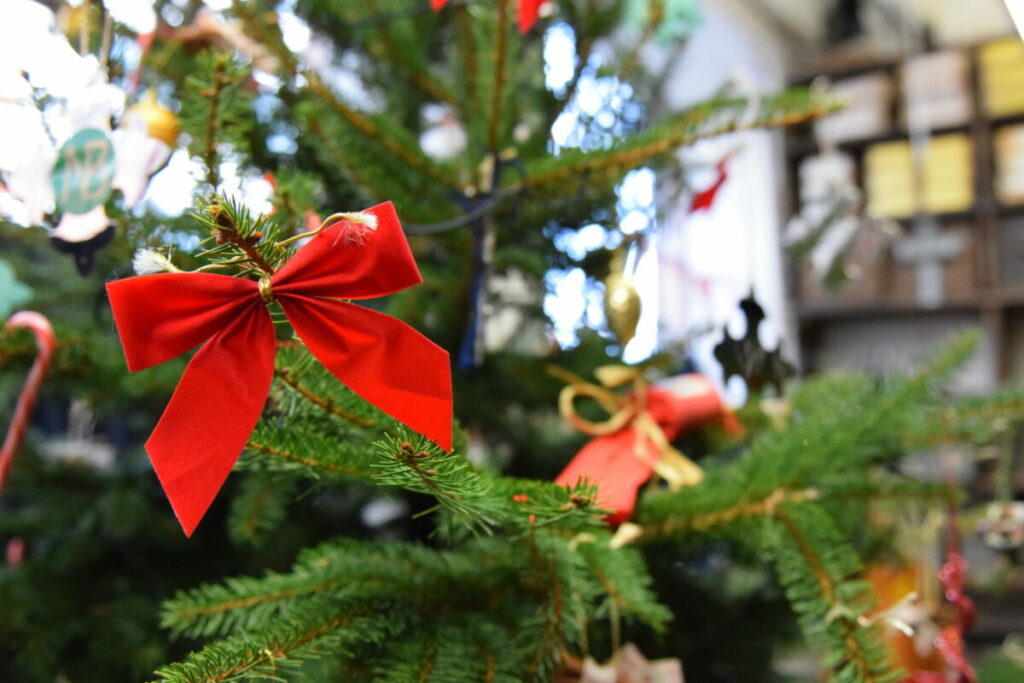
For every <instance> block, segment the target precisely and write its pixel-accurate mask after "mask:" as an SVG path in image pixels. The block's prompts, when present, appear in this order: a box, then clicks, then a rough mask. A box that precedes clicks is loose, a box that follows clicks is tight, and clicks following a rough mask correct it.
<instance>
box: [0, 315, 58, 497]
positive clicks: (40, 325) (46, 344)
mask: <svg viewBox="0 0 1024 683" xmlns="http://www.w3.org/2000/svg"><path fill="white" fill-rule="evenodd" d="M22 328H24V329H28V330H31V331H32V334H33V335H35V338H36V348H37V349H38V353H37V354H36V362H35V363H33V364H32V369H31V370H29V373H28V379H26V380H25V386H24V387H22V389H21V396H19V397H18V403H17V405H16V406H15V408H14V417H13V418H12V419H11V425H10V427H8V428H7V436H6V437H5V438H4V445H3V446H2V447H0V491H3V489H4V484H6V483H7V476H8V475H9V474H10V472H11V463H12V462H13V461H14V453H15V451H17V450H18V446H20V445H21V440H22V438H23V437H24V436H25V429H26V428H27V427H28V421H29V418H30V417H31V416H32V408H33V407H34V406H35V404H36V397H37V396H39V389H40V388H41V387H42V385H43V379H44V378H45V377H46V372H47V371H48V370H49V369H50V362H51V361H52V360H53V351H54V348H56V345H57V344H56V338H55V337H54V335H53V328H52V327H50V321H49V320H47V319H46V318H45V317H43V316H42V315H41V314H39V313H36V312H34V311H19V312H18V313H15V314H14V315H12V316H11V317H10V318H9V319H8V320H7V324H6V325H5V326H4V329H6V330H17V329H22Z"/></svg>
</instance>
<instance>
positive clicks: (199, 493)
mask: <svg viewBox="0 0 1024 683" xmlns="http://www.w3.org/2000/svg"><path fill="white" fill-rule="evenodd" d="M367 213H370V214H373V215H374V216H376V217H377V227H376V229H375V230H371V229H370V228H369V227H365V229H363V230H361V232H360V234H359V235H358V236H354V235H353V234H351V233H350V232H349V231H350V230H353V231H354V230H356V229H359V228H356V227H353V226H352V225H351V224H349V223H348V222H347V221H339V222H338V223H335V224H334V225H332V226H331V227H329V228H327V229H326V230H324V231H323V232H322V233H320V234H319V235H317V236H316V237H313V238H312V239H311V240H310V241H309V243H308V244H306V245H305V246H304V247H303V248H302V249H300V250H299V251H298V252H296V253H295V255H294V256H293V257H292V258H291V259H290V260H289V261H288V262H287V263H285V265H284V266H282V267H281V268H280V270H278V271H277V272H276V273H275V274H274V275H273V277H272V278H271V279H270V291H271V293H272V296H273V297H274V298H275V299H276V300H277V301H278V302H279V303H280V304H281V308H282V309H283V310H284V313H285V315H286V316H287V317H288V320H289V322H291V324H292V327H294V328H295V332H296V333H297V334H298V336H299V337H301V338H302V340H303V342H305V344H306V346H307V347H308V348H309V350H310V351H311V352H312V353H313V355H314V356H316V358H317V359H318V360H319V361H320V362H321V363H323V365H324V366H325V367H326V368H327V369H328V370H329V371H330V372H331V374H333V375H334V376H335V377H337V378H338V379H339V380H340V381H341V382H343V383H344V384H345V385H347V386H348V387H349V388H350V389H352V391H354V392H355V393H356V394H358V395H359V396H361V397H362V398H364V399H366V400H367V401H369V402H370V403H372V404H374V405H375V406H377V407H378V408H380V409H381V410H383V411H384V412H386V413H388V414H389V415H391V416H392V417H394V418H395V419H397V420H399V421H401V422H404V423H405V424H407V425H408V426H409V427H411V428H412V429H415V430H416V431H418V432H421V433H423V434H425V435H426V436H427V437H428V438H430V439H433V440H435V441H437V443H438V444H440V445H441V446H442V447H443V448H445V449H448V450H451V444H452V435H451V430H452V388H451V372H450V369H449V364H448V354H447V353H446V352H445V351H444V350H443V349H441V348H440V347H438V346H436V345H435V344H433V343H432V342H431V341H430V340H428V339H427V338H426V337H424V336H423V335H421V334H420V333H418V332H416V331H415V330H413V329H412V328H411V327H409V326H408V325H406V324H405V323H402V322H400V321H398V320H396V319H394V318H392V317H389V316H386V315H382V314H380V313H375V312H374V311H371V310H369V309H367V308H364V307H361V306H357V305H354V304H349V303H344V302H342V301H338V299H342V298H344V299H367V298H372V297H378V296H384V295H386V294H391V293H394V292H397V291H399V290H402V289H405V288H407V287H411V286H412V285H415V284H418V283H420V282H421V281H422V279H421V277H420V273H419V270H418V269H417V268H416V262H415V261H414V260H413V257H412V253H411V252H410V251H409V244H408V243H407V242H406V240H405V235H404V233H403V232H402V226H401V224H400V223H399V222H398V216H397V215H395V210H394V207H393V206H392V205H391V203H390V202H389V203H386V204H380V205H378V206H375V207H373V208H372V209H369V210H367ZM360 227H363V226H360ZM107 293H108V294H109V296H110V304H111V307H112V308H113V311H114V320H115V322H116V324H117V330H118V333H119V334H120V337H121V344H122V346H123V347H124V354H125V358H126V360H127V361H128V369H129V370H130V371H131V372H135V371H136V370H144V369H146V368H148V367H151V366H154V365H158V364H160V363H163V362H165V361H168V360H170V359H171V358H174V357H176V356H180V355H181V354H183V353H185V352H186V351H188V350H189V349H191V348H193V347H195V346H196V345H197V344H200V343H203V342H205V343H203V345H202V347H200V349H199V351H198V352H196V354H195V356H193V358H192V360H191V361H190V362H189V364H188V367H187V368H186V369H185V373H184V374H183V375H182V378H181V381H180V382H179V384H178V388H177V389H175V391H174V395H173V396H172V397H171V401H170V403H169V404H168V405H167V408H166V410H165V411H164V414H163V416H162V417H161V418H160V422H159V423H158V424H157V426H156V429H154V430H153V434H152V435H151V436H150V438H149V441H147V442H146V452H147V453H149V457H150V460H151V461H152V462H153V468H154V469H155V470H156V474H157V477H158V478H159V479H160V483H161V485H162V486H163V488H164V491H165V492H166V493H167V497H168V498H169V499H170V501H171V506H172V507H173V508H174V513H175V514H176V515H177V516H178V521H179V522H181V526H182V528H183V529H184V530H185V534H186V535H189V536H191V535H192V532H193V530H194V529H195V528H196V525H197V524H198V523H199V520H200V519H202V517H203V515H204V514H205V513H206V510H207V508H208V507H209V506H210V503H212V502H213V499H214V497H216V495H217V492H218V491H219V490H220V487H221V486H222V485H223V483H224V480H225V479H226V478H227V476H228V473H229V472H230V471H231V468H232V466H233V465H234V463H235V461H236V460H237V459H238V455H239V454H240V453H241V451H242V449H243V448H244V447H245V444H246V441H247V440H248V438H249V435H250V434H251V433H252V430H253V428H254V427H255V426H256V421H257V420H258V419H259V416H260V412H261V411H262V410H263V404H264V402H265V401H266V398H267V394H268V392H269V391H270V382H271V379H272V378H273V374H274V352H275V349H276V342H275V335H274V325H273V322H272V321H271V318H270V314H269V312H268V311H267V307H266V304H265V303H264V301H263V299H262V297H261V293H260V288H259V286H258V284H257V283H256V282H255V281H253V280H245V279H241V278H236V277H228V276H226V275H214V274H210V273H160V274H156V275H144V276H141V277H132V278H128V279H125V280H118V281H116V282H110V283H108V284H107Z"/></svg>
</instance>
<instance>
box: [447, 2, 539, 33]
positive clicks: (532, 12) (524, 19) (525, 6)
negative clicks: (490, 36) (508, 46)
mask: <svg viewBox="0 0 1024 683" xmlns="http://www.w3.org/2000/svg"><path fill="white" fill-rule="evenodd" d="M544 2H545V0H519V32H520V33H526V32H527V31H529V30H530V29H531V28H532V27H533V25H534V24H535V23H537V17H538V16H539V14H540V6H541V5H543V4H544ZM447 4H448V0H430V6H431V7H432V8H434V11H435V12H436V11H438V10H439V9H441V8H442V7H444V6H445V5H447Z"/></svg>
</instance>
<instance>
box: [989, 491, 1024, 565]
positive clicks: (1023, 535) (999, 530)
mask: <svg viewBox="0 0 1024 683" xmlns="http://www.w3.org/2000/svg"><path fill="white" fill-rule="evenodd" d="M978 533H979V534H981V538H982V540H983V541H984V542H985V545H987V546H988V547H989V548H992V549H993V550H998V551H1000V552H1005V553H1013V552H1014V551H1016V550H1019V549H1020V548H1021V547H1024V503H1022V502H1020V501H996V502H993V503H989V505H988V507H987V508H986V509H985V518H984V519H982V520H981V521H979V522H978Z"/></svg>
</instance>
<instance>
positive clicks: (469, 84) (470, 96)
mask: <svg viewBox="0 0 1024 683" xmlns="http://www.w3.org/2000/svg"><path fill="white" fill-rule="evenodd" d="M455 24H456V30H457V31H458V41H459V52H461V53H462V65H463V67H464V68H465V72H466V100H467V101H468V102H470V103H472V102H473V101H474V100H475V99H476V94H477V70H476V66H477V64H476V43H475V41H474V40H473V29H472V26H471V25H470V16H469V7H467V6H466V5H458V6H456V7H455Z"/></svg>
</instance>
